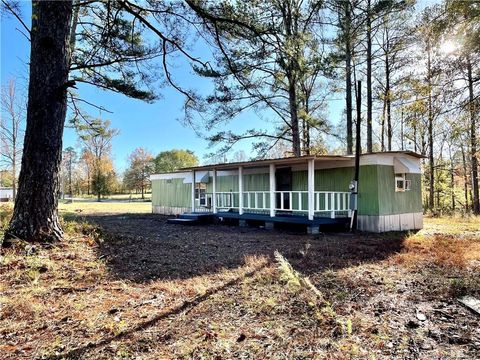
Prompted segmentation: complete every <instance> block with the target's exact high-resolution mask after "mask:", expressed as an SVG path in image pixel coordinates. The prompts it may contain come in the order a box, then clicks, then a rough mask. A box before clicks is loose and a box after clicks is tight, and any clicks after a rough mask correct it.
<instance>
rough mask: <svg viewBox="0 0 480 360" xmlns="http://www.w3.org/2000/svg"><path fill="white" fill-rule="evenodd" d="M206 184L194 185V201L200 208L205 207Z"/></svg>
mask: <svg viewBox="0 0 480 360" xmlns="http://www.w3.org/2000/svg"><path fill="white" fill-rule="evenodd" d="M206 191H207V184H205V183H196V184H195V199H196V200H198V201H199V203H200V206H206V205H207V199H206V196H205V195H206V194H205V193H206Z"/></svg>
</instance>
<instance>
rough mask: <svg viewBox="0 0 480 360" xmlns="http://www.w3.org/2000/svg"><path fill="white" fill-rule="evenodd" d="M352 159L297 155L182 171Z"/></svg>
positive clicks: (334, 156)
mask: <svg viewBox="0 0 480 360" xmlns="http://www.w3.org/2000/svg"><path fill="white" fill-rule="evenodd" d="M352 159H353V156H352V155H322V156H299V157H291V158H280V159H265V160H255V161H242V162H234V163H224V164H212V165H204V166H194V167H188V168H183V169H182V171H201V170H233V169H238V168H239V167H244V168H256V167H267V166H270V164H273V165H275V166H290V165H297V164H306V163H307V162H308V161H309V160H318V161H346V160H352Z"/></svg>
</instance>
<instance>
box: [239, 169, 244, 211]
mask: <svg viewBox="0 0 480 360" xmlns="http://www.w3.org/2000/svg"><path fill="white" fill-rule="evenodd" d="M238 213H239V214H240V215H242V214H243V166H239V167H238Z"/></svg>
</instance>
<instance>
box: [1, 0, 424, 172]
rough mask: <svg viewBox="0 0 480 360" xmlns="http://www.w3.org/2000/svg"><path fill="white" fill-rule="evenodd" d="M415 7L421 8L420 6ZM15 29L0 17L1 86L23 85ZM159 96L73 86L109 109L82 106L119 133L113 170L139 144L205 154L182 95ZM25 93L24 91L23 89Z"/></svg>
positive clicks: (249, 122)
mask: <svg viewBox="0 0 480 360" xmlns="http://www.w3.org/2000/svg"><path fill="white" fill-rule="evenodd" d="M431 2H433V0H423V1H421V3H422V5H423V6H425V4H426V3H431ZM22 5H23V12H22V18H23V19H24V21H25V22H26V23H27V24H29V23H30V14H31V12H30V2H29V1H23V2H22ZM423 6H421V7H423ZM17 29H21V26H20V24H19V22H18V21H17V20H16V19H15V18H13V17H11V16H3V17H2V19H1V29H0V31H1V57H0V68H1V72H0V76H1V79H0V80H1V83H2V84H5V82H6V81H8V79H9V78H12V77H15V78H16V79H17V82H18V83H19V84H18V87H19V88H20V87H23V89H24V90H25V89H26V88H27V84H28V81H27V78H28V65H27V63H28V58H29V52H30V47H29V42H28V40H27V39H26V38H25V37H24V35H22V34H21V33H20V31H18V30H17ZM196 50H199V52H200V53H204V52H206V53H208V51H205V49H196ZM172 75H173V78H174V79H175V81H176V82H177V83H178V84H180V85H182V86H184V87H188V88H194V89H196V90H198V91H199V92H203V93H208V92H209V89H211V85H210V84H209V83H208V82H206V80H203V79H199V78H198V77H197V76H195V75H194V74H193V73H192V70H191V69H190V67H189V66H188V65H187V64H185V63H181V62H180V63H177V64H176V66H175V67H174V68H173V69H172ZM159 92H160V94H161V95H162V98H161V99H160V100H158V101H156V102H155V103H153V104H148V103H145V102H142V101H138V100H133V99H130V98H127V97H125V96H123V95H120V94H115V93H112V92H108V91H103V90H100V89H97V88H94V87H92V86H90V85H85V84H78V94H79V95H80V97H81V98H83V99H85V100H87V101H90V102H92V103H95V104H97V105H101V106H104V107H105V108H107V109H108V110H110V111H112V112H113V113H112V114H108V113H105V112H103V113H100V112H99V110H96V109H94V108H90V107H87V106H84V107H83V108H84V110H86V111H88V113H89V114H90V115H91V116H94V117H102V118H104V119H110V120H111V121H112V126H113V127H115V128H118V129H120V134H119V135H118V136H117V137H116V138H115V139H114V141H113V144H112V145H113V158H114V161H115V165H116V167H117V170H119V171H123V170H124V169H125V167H126V159H127V156H128V154H129V153H131V152H132V151H133V150H134V149H135V148H137V147H140V146H141V147H144V148H146V149H148V150H149V151H151V152H152V153H153V154H157V153H158V152H160V151H163V150H169V149H174V148H176V149H179V148H180V149H190V150H193V151H194V152H195V153H196V154H197V156H198V157H199V158H200V160H201V161H202V160H204V159H203V157H204V155H205V154H208V153H210V152H211V149H208V147H207V145H208V143H207V141H205V140H203V139H201V138H199V137H197V136H196V134H195V133H194V131H193V130H192V129H190V128H188V127H185V126H183V125H182V124H181V123H180V122H179V121H177V119H178V118H181V117H182V104H183V101H184V97H183V95H181V94H179V93H178V92H177V91H176V90H174V89H173V88H171V87H165V88H163V89H160V91H159ZM25 93H26V91H25ZM333 97H334V98H342V97H343V95H342V94H335V95H334V96H333ZM342 111H343V101H341V100H339V101H331V102H330V103H329V109H328V114H329V119H330V121H331V122H332V123H334V124H336V123H338V121H339V119H340V117H341V113H342ZM267 126H268V125H267V124H265V123H264V122H263V121H261V120H260V119H259V118H258V117H257V116H256V115H255V114H253V113H246V114H243V115H242V116H239V117H238V118H236V119H234V121H233V122H232V123H230V125H229V129H231V130H232V131H242V130H244V129H248V128H252V127H257V128H266V127H267ZM68 146H73V147H75V148H77V149H79V147H80V145H79V143H78V140H77V136H76V133H75V131H74V130H73V129H69V128H66V129H65V134H64V148H66V147H68ZM235 150H244V151H245V153H246V154H247V156H249V154H251V149H250V143H248V142H244V143H241V144H239V145H238V146H237V147H236V148H235Z"/></svg>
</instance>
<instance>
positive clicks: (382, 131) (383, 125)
mask: <svg viewBox="0 0 480 360" xmlns="http://www.w3.org/2000/svg"><path fill="white" fill-rule="evenodd" d="M386 113H387V97H386V96H385V97H384V99H383V110H382V124H381V139H380V141H381V144H380V146H381V148H382V151H385V117H386Z"/></svg>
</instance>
